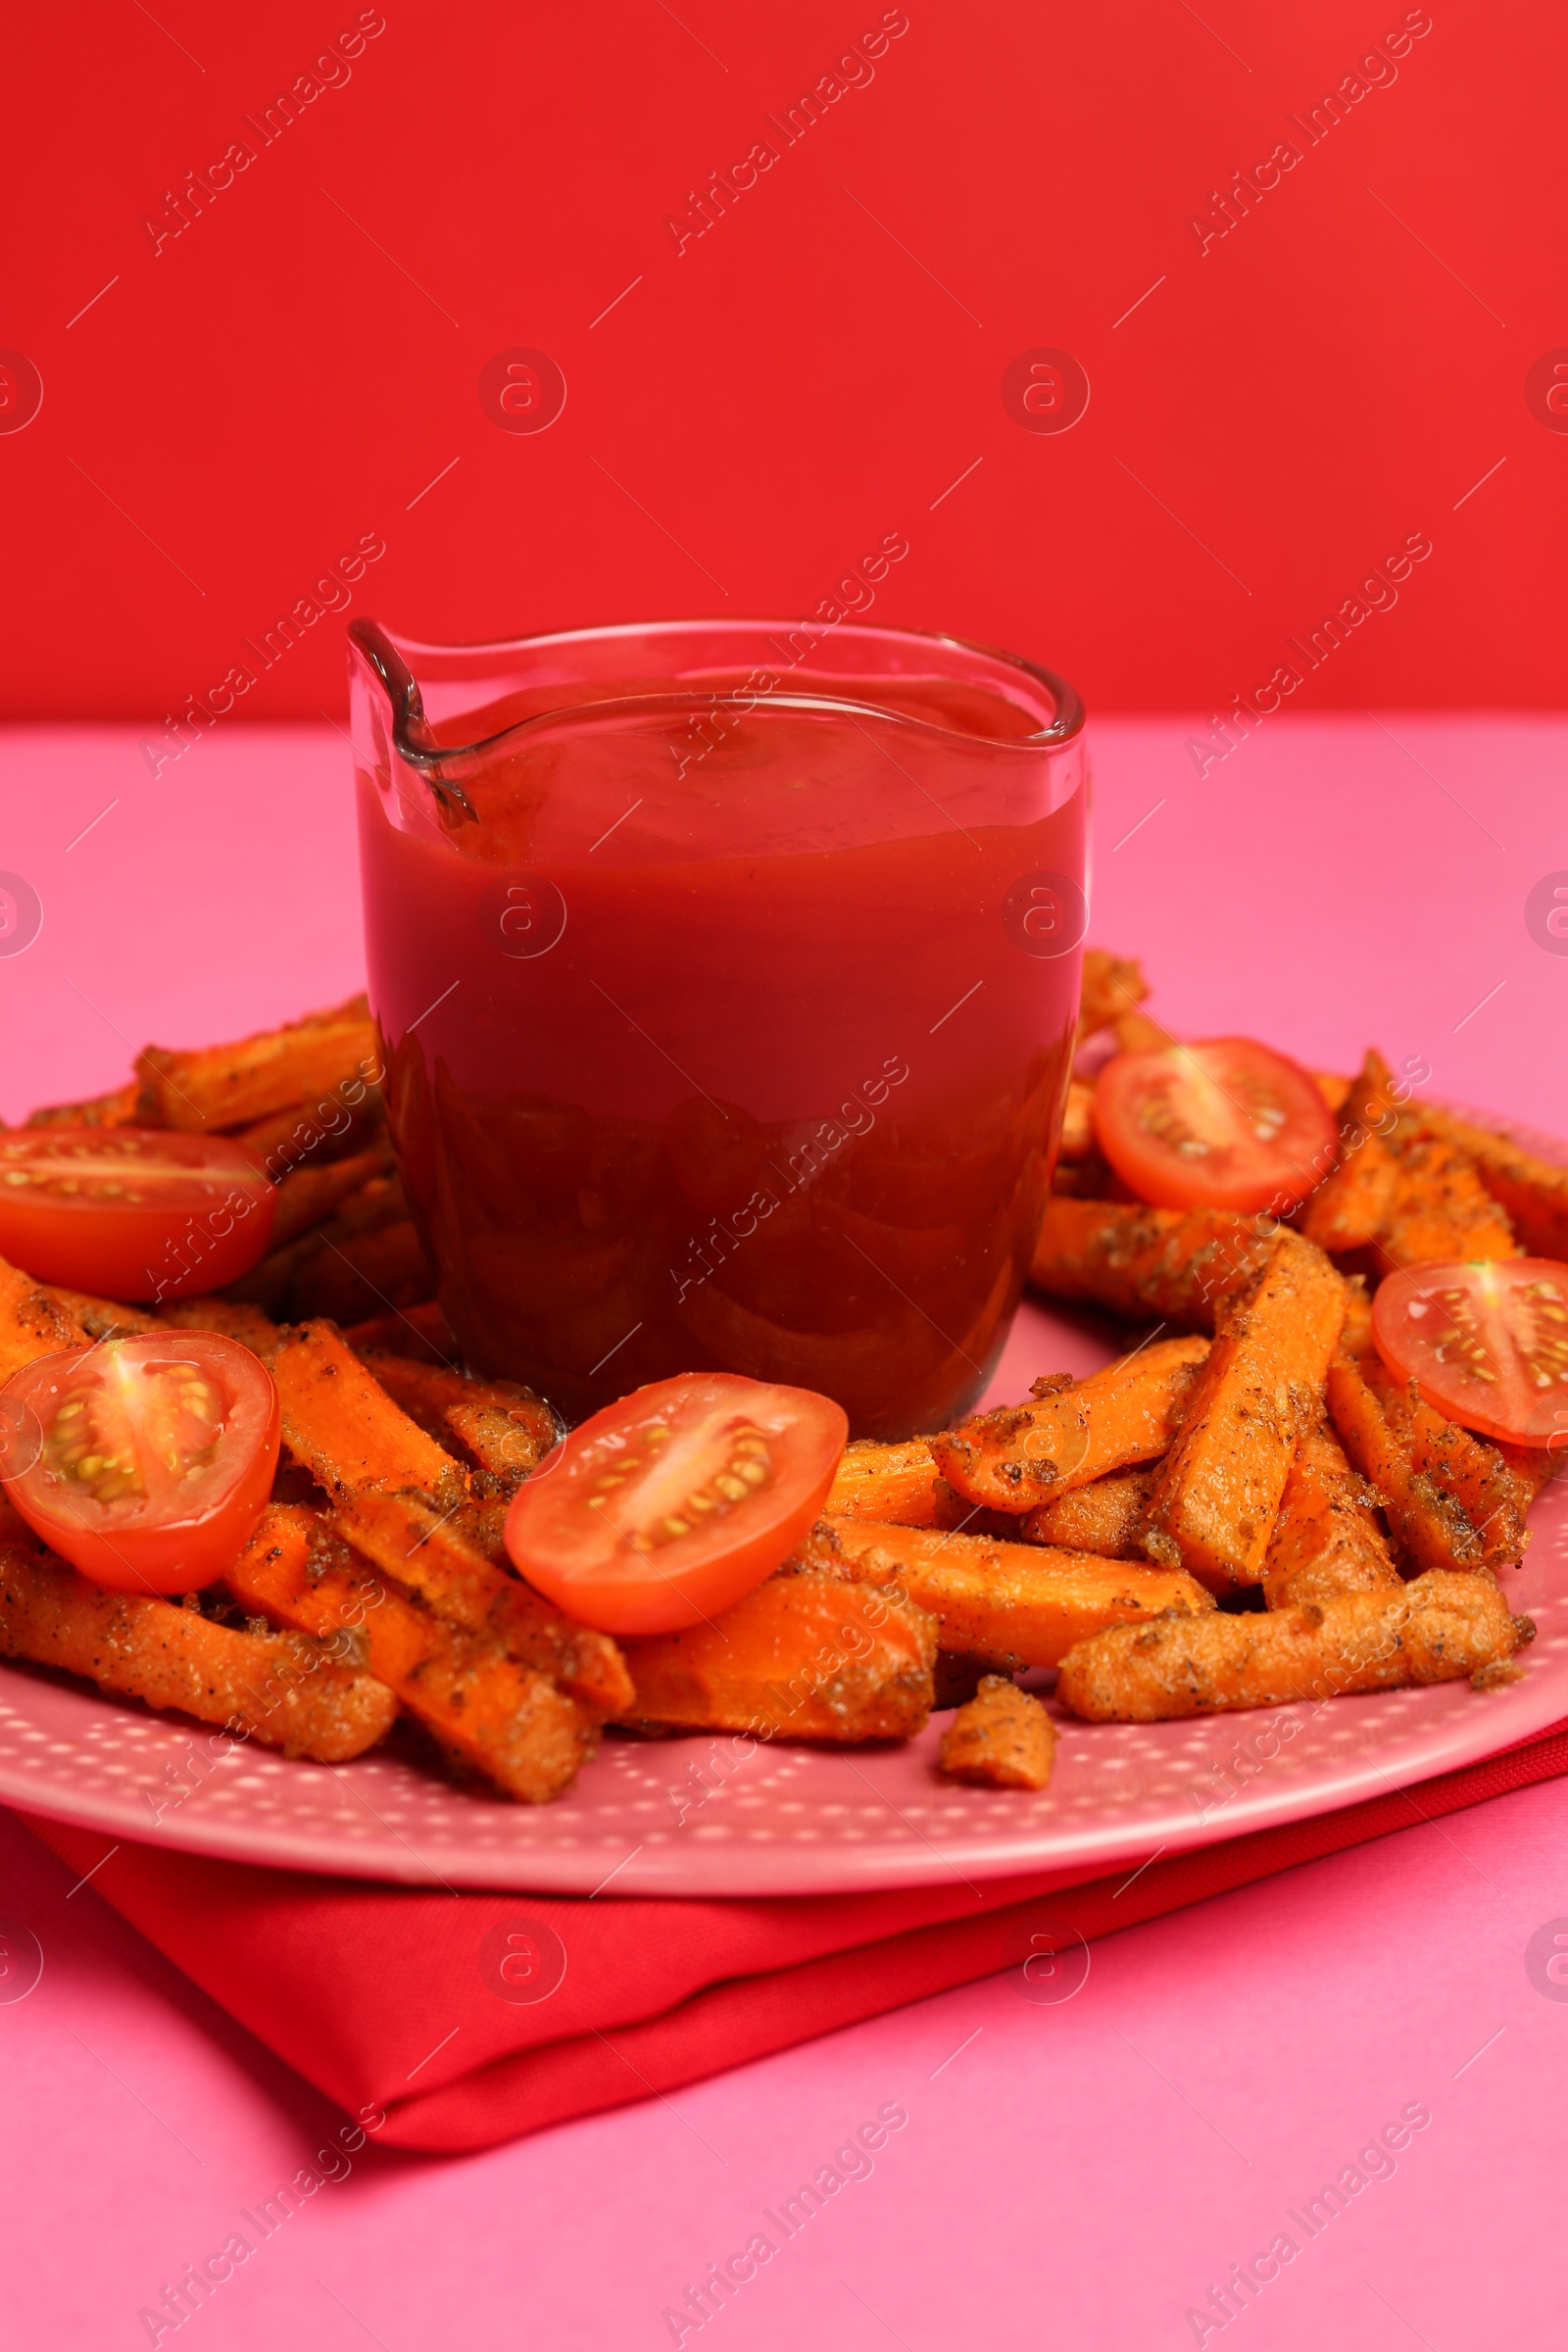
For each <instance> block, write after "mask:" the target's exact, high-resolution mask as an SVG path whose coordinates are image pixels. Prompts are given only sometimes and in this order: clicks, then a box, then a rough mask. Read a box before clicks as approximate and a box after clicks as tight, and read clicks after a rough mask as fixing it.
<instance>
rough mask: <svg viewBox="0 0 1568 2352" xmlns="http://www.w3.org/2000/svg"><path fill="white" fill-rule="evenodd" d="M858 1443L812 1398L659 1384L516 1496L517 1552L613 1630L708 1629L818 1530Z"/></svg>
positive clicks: (722, 1379)
mask: <svg viewBox="0 0 1568 2352" xmlns="http://www.w3.org/2000/svg"><path fill="white" fill-rule="evenodd" d="M848 1436H849V1421H848V1419H847V1417H846V1415H845V1413H844V1411H843V1409H842V1407H841V1406H839V1405H837V1404H835V1403H834V1402H833V1401H832V1399H831V1398H830V1397H819V1396H817V1395H816V1394H815V1392H814V1391H812V1390H809V1389H790V1388H783V1387H780V1386H778V1385H776V1384H774V1383H771V1382H767V1381H759V1380H746V1379H743V1378H742V1377H741V1376H740V1375H739V1374H738V1373H729V1372H683V1373H680V1374H679V1375H677V1377H676V1378H674V1379H673V1380H658V1381H653V1382H651V1383H650V1384H649V1386H648V1387H647V1388H644V1389H637V1390H634V1391H633V1393H632V1395H631V1396H629V1397H621V1398H620V1400H619V1402H618V1403H615V1404H611V1405H606V1406H605V1408H604V1409H603V1411H601V1412H597V1413H594V1414H593V1415H592V1416H591V1417H590V1418H589V1419H588V1420H586V1421H584V1422H582V1423H581V1424H580V1426H579V1427H578V1428H576V1429H574V1430H573V1431H572V1432H571V1433H570V1435H569V1436H567V1437H566V1438H564V1439H563V1441H562V1443H561V1444H560V1445H559V1446H557V1447H556V1448H555V1449H554V1451H553V1452H551V1453H549V1454H547V1455H546V1456H545V1459H544V1460H543V1461H542V1462H541V1463H540V1465H539V1467H538V1469H537V1470H536V1471H535V1472H534V1473H533V1476H532V1477H531V1478H529V1479H526V1480H525V1481H524V1482H523V1484H522V1486H520V1487H519V1488H518V1490H517V1493H516V1495H515V1497H514V1498H513V1503H512V1508H511V1509H510V1511H509V1512H508V1513H507V1531H506V1542H507V1550H508V1552H509V1553H510V1554H511V1557H512V1560H513V1563H514V1565H515V1567H516V1569H517V1572H518V1574H519V1575H521V1576H523V1577H525V1578H526V1579H527V1581H528V1582H529V1583H530V1584H531V1585H534V1586H536V1587H537V1588H538V1590H539V1591H540V1592H541V1593H545V1594H546V1595H547V1596H548V1597H549V1598H550V1599H551V1600H553V1601H554V1602H555V1603H556V1606H557V1607H558V1608H560V1609H564V1611H565V1612H566V1614H567V1615H568V1616H571V1617H575V1618H576V1619H578V1621H579V1622H580V1623H582V1624H584V1625H592V1626H597V1627H598V1628H599V1630H600V1631H601V1632H602V1633H607V1634H632V1635H635V1634H671V1633H678V1632H679V1631H680V1630H681V1629H682V1628H683V1627H685V1626H690V1625H699V1624H705V1623H710V1622H711V1620H712V1619H713V1618H714V1617H717V1616H718V1615H720V1614H721V1613H722V1611H723V1610H725V1609H727V1608H731V1607H733V1605H734V1603H735V1602H736V1601H738V1600H741V1599H743V1598H744V1597H745V1595H746V1594H747V1593H750V1592H751V1591H752V1590H753V1588H754V1587H755V1586H757V1585H760V1583H761V1582H762V1580H763V1579H764V1577H768V1576H771V1574H772V1573H773V1570H774V1569H775V1568H776V1567H778V1565H779V1564H780V1562H781V1561H782V1560H785V1559H787V1558H788V1556H789V1554H790V1553H791V1552H792V1551H793V1550H794V1549H795V1547H796V1545H797V1544H799V1543H800V1541H801V1539H802V1538H803V1537H804V1536H805V1535H806V1533H807V1531H808V1530H809V1528H810V1527H811V1526H812V1525H813V1524H814V1522H815V1521H816V1519H817V1517H818V1515H819V1514H820V1512H821V1509H822V1505H823V1503H824V1502H825V1501H826V1499H827V1493H828V1489H829V1488H830V1487H831V1485H832V1484H833V1477H834V1473H835V1471H836V1470H837V1468H838V1465H839V1459H840V1457H841V1455H842V1453H843V1451H844V1446H845V1441H846V1439H847V1438H848ZM726 1482H727V1483H726ZM683 1514H684V1515H683ZM672 1529H673V1530H675V1531H676V1532H674V1533H670V1532H669V1531H670V1530H672Z"/></svg>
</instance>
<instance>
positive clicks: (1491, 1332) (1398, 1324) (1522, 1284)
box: [1372, 1257, 1568, 1453]
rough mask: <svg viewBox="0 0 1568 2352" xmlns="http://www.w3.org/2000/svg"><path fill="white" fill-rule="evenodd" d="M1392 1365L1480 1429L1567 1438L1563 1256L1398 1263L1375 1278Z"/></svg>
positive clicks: (1516, 1436) (1533, 1440)
mask: <svg viewBox="0 0 1568 2352" xmlns="http://www.w3.org/2000/svg"><path fill="white" fill-rule="evenodd" d="M1372 1335H1373V1337H1374V1339H1375V1340H1376V1341H1377V1344H1378V1352H1379V1354H1380V1355H1381V1356H1382V1358H1383V1360H1384V1362H1385V1363H1386V1364H1387V1365H1388V1367H1389V1369H1390V1371H1391V1372H1394V1373H1397V1375H1398V1377H1399V1378H1400V1379H1401V1380H1418V1381H1419V1382H1420V1384H1421V1394H1422V1396H1423V1397H1426V1398H1427V1400H1428V1402H1429V1403H1431V1404H1435V1405H1437V1406H1438V1407H1439V1409H1440V1410H1441V1411H1443V1412H1445V1413H1446V1414H1447V1415H1448V1417H1449V1419H1450V1420H1452V1421H1458V1422H1460V1423H1462V1424H1463V1426H1464V1427H1465V1428H1466V1429H1475V1430H1479V1431H1480V1432H1481V1434H1482V1435H1483V1436H1484V1437H1488V1438H1502V1439H1504V1440H1505V1441H1506V1442H1507V1443H1508V1444H1510V1445H1513V1446H1549V1447H1550V1448H1551V1449H1552V1450H1553V1451H1554V1452H1557V1453H1560V1452H1561V1451H1562V1450H1563V1448H1564V1447H1565V1446H1568V1266H1564V1265H1559V1264H1558V1263H1557V1261H1556V1260H1555V1258H1550V1257H1508V1258H1499V1259H1498V1260H1496V1261H1495V1263H1487V1264H1480V1265H1430V1266H1405V1267H1401V1269H1400V1270H1399V1272H1398V1273H1397V1274H1391V1275H1390V1276H1389V1277H1388V1279H1387V1280H1386V1281H1385V1282H1382V1283H1380V1284H1379V1285H1378V1290H1377V1295H1376V1297H1375V1298H1374V1299H1373V1301H1372Z"/></svg>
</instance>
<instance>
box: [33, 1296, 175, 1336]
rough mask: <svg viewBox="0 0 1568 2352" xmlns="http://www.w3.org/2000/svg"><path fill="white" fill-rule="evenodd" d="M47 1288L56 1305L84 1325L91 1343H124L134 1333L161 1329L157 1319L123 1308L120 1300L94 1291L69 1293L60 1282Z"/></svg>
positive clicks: (142, 1311) (132, 1308)
mask: <svg viewBox="0 0 1568 2352" xmlns="http://www.w3.org/2000/svg"><path fill="white" fill-rule="evenodd" d="M47 1287H48V1292H49V1296H50V1298H51V1299H53V1300H54V1302H55V1304H56V1305H57V1306H59V1307H62V1308H63V1309H64V1310H65V1312H66V1313H67V1314H68V1315H71V1316H73V1318H74V1320H75V1321H76V1322H78V1323H79V1324H80V1325H81V1328H82V1330H83V1331H84V1332H85V1333H86V1335H87V1337H88V1339H89V1340H123V1339H127V1338H129V1336H130V1335H131V1334H132V1333H133V1332H138V1331H157V1330H158V1329H159V1328H160V1326H159V1322H158V1318H157V1316H156V1315H149V1314H147V1313H146V1312H144V1310H143V1309H142V1308H141V1307H139V1306H123V1305H122V1304H121V1302H120V1300H119V1299H95V1298H94V1297H93V1295H92V1293H91V1292H90V1291H68V1290H66V1289H64V1288H63V1286H62V1285H61V1284H60V1283H58V1282H51V1283H50V1284H49V1285H48V1286H47Z"/></svg>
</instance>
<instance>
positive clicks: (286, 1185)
mask: <svg viewBox="0 0 1568 2352" xmlns="http://www.w3.org/2000/svg"><path fill="white" fill-rule="evenodd" d="M390 1167H391V1158H390V1153H389V1152H388V1151H387V1150H386V1149H385V1148H384V1147H372V1149H371V1150H369V1151H368V1152H352V1153H351V1154H350V1156H349V1157H348V1158H347V1159H331V1160H328V1161H326V1163H325V1164H324V1165H323V1166H317V1165H316V1163H315V1162H314V1161H313V1162H311V1164H309V1165H308V1166H306V1167H302V1168H295V1169H294V1170H292V1171H291V1172H290V1173H289V1174H287V1175H285V1176H281V1177H279V1179H278V1186H277V1203H276V1206H275V1207H274V1208H273V1211H272V1230H271V1234H270V1237H269V1241H270V1249H271V1250H282V1249H286V1248H287V1246H288V1244H289V1243H290V1242H294V1241H297V1240H298V1239H299V1237H300V1235H301V1234H302V1233H305V1232H308V1231H309V1229H310V1227H311V1226H313V1225H319V1224H321V1223H322V1222H323V1220H324V1219H325V1218H327V1217H330V1216H333V1215H335V1214H336V1212H337V1211H338V1209H340V1208H341V1207H342V1205H343V1203H344V1201H348V1200H350V1199H351V1198H352V1197H353V1195H354V1194H355V1193H357V1192H360V1191H361V1190H363V1188H364V1187H365V1186H366V1185H368V1183H369V1182H370V1180H371V1178H372V1177H374V1176H385V1175H387V1174H388V1173H389V1172H390Z"/></svg>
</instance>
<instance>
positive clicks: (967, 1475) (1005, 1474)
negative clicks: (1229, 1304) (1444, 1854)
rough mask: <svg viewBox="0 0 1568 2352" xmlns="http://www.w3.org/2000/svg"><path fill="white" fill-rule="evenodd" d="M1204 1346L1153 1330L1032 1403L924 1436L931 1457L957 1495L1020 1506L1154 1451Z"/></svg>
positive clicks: (1191, 1383)
mask: <svg viewBox="0 0 1568 2352" xmlns="http://www.w3.org/2000/svg"><path fill="white" fill-rule="evenodd" d="M1208 1346H1209V1344H1208V1342H1207V1341H1206V1340H1202V1339H1199V1338H1196V1337H1194V1338H1190V1339H1179V1340H1155V1341H1153V1342H1152V1344H1151V1345H1150V1346H1148V1347H1146V1348H1139V1349H1138V1350H1137V1351H1136V1352H1135V1353H1134V1354H1132V1355H1126V1356H1123V1357H1121V1358H1120V1360H1119V1361H1118V1362H1116V1363H1114V1364H1107V1365H1106V1366H1105V1369H1104V1370H1103V1372H1092V1373H1091V1374H1090V1375H1089V1377H1088V1379H1087V1380H1080V1381H1071V1382H1067V1383H1065V1384H1064V1385H1063V1386H1062V1387H1060V1388H1059V1389H1057V1390H1056V1391H1055V1393H1054V1394H1053V1395H1048V1396H1040V1397H1037V1398H1036V1400H1035V1401H1034V1402H1033V1403H1032V1404H1020V1405H1006V1406H1003V1407H1001V1408H1000V1409H999V1410H998V1411H996V1412H991V1413H981V1414H978V1415H977V1416H976V1417H975V1418H974V1419H973V1420H970V1421H963V1422H960V1423H959V1425H958V1427H957V1428H956V1429H949V1430H944V1431H942V1433H941V1434H940V1436H938V1437H934V1438H933V1439H932V1440H931V1454H932V1459H933V1460H934V1461H935V1463H936V1465H937V1468H938V1469H939V1470H940V1471H941V1473H942V1475H943V1477H944V1478H945V1479H946V1480H947V1482H948V1484H949V1485H950V1486H951V1487H952V1488H953V1490H954V1492H955V1493H956V1494H958V1495H963V1496H964V1498H965V1500H967V1501H969V1502H974V1503H979V1504H981V1505H982V1506H984V1507H985V1508H987V1509H990V1510H997V1511H1020V1512H1021V1511H1026V1510H1032V1509H1033V1508H1034V1506H1035V1505H1036V1503H1040V1502H1046V1501H1049V1500H1052V1499H1054V1497H1055V1496H1056V1495H1064V1494H1066V1493H1068V1491H1069V1490H1070V1489H1071V1488H1073V1487H1087V1486H1088V1485H1089V1483H1090V1481H1091V1480H1092V1479H1096V1478H1103V1476H1104V1475H1105V1473H1106V1471H1107V1470H1126V1469H1130V1468H1131V1467H1132V1466H1133V1464H1134V1463H1136V1462H1149V1461H1153V1460H1155V1459H1157V1457H1158V1456H1159V1455H1160V1454H1162V1453H1163V1452H1164V1451H1165V1450H1166V1448H1167V1447H1168V1446H1169V1445H1170V1443H1171V1439H1172V1437H1173V1436H1174V1434H1175V1432H1176V1430H1177V1429H1179V1428H1180V1426H1181V1421H1182V1416H1183V1414H1184V1412H1185V1410H1186V1408H1187V1402H1188V1399H1189V1397H1191V1396H1192V1394H1193V1392H1194V1389H1195V1386H1196V1384H1197V1381H1198V1376H1199V1369H1200V1367H1201V1364H1202V1363H1203V1361H1204V1359H1205V1357H1206V1356H1207V1354H1208ZM1040 1385H1041V1386H1045V1385H1046V1384H1043V1383H1042V1384H1040Z"/></svg>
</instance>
